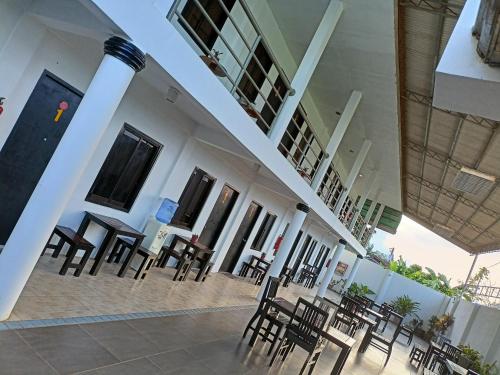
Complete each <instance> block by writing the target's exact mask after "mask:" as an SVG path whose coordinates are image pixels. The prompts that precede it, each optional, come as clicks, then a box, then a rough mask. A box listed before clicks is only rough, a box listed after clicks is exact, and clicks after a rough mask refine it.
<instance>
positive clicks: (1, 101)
mask: <svg viewBox="0 0 500 375" xmlns="http://www.w3.org/2000/svg"><path fill="white" fill-rule="evenodd" d="M4 100H5V98H0V115H1V114H2V113H3V101H4Z"/></svg>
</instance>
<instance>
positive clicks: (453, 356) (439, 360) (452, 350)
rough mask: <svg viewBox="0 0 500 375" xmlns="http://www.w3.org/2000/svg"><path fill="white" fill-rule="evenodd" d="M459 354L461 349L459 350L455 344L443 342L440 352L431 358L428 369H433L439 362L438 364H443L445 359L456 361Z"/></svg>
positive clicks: (458, 358)
mask: <svg viewBox="0 0 500 375" xmlns="http://www.w3.org/2000/svg"><path fill="white" fill-rule="evenodd" d="M461 356H462V350H460V349H459V348H457V347H456V346H453V345H451V344H450V343H449V342H445V343H444V344H443V346H441V350H440V352H439V353H437V354H436V355H435V356H434V357H433V358H432V361H431V365H430V369H431V370H433V371H434V369H435V368H436V365H437V364H440V366H444V365H445V361H446V360H447V359H449V360H450V361H452V362H455V363H458V361H459V360H460V357H461Z"/></svg>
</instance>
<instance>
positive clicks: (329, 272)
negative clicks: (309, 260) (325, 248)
mask: <svg viewBox="0 0 500 375" xmlns="http://www.w3.org/2000/svg"><path fill="white" fill-rule="evenodd" d="M345 245H347V242H346V240H344V239H343V238H341V239H340V240H339V244H338V245H337V248H336V249H335V252H334V253H333V256H332V259H331V260H330V264H329V265H328V268H327V269H326V273H325V276H324V277H323V279H322V280H321V284H320V286H319V288H318V293H316V295H317V296H318V297H324V296H325V294H326V290H327V289H328V285H329V284H330V282H331V281H332V279H333V275H334V274H335V269H336V268H337V264H338V262H339V260H340V257H341V255H342V253H343V252H344V249H345Z"/></svg>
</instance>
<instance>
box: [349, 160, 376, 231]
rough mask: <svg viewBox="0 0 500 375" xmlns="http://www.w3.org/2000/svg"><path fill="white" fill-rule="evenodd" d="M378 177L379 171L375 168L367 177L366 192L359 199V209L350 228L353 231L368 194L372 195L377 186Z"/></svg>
mask: <svg viewBox="0 0 500 375" xmlns="http://www.w3.org/2000/svg"><path fill="white" fill-rule="evenodd" d="M376 179H377V171H376V170H374V171H372V172H371V173H370V176H369V177H368V178H367V179H366V185H365V189H364V192H363V194H362V195H361V197H360V199H359V202H358V205H357V211H356V213H355V214H354V217H353V219H352V222H351V225H350V226H349V230H351V231H352V230H353V229H354V226H355V225H356V221H357V220H358V217H359V215H360V214H361V211H362V210H363V207H364V206H365V203H366V200H367V199H368V195H370V193H371V192H372V190H373V188H374V186H375V180H376Z"/></svg>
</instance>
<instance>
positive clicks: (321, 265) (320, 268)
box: [318, 247, 330, 271]
mask: <svg viewBox="0 0 500 375" xmlns="http://www.w3.org/2000/svg"><path fill="white" fill-rule="evenodd" d="M328 255H330V248H329V247H327V248H326V250H325V252H324V254H323V257H322V258H321V261H320V262H319V264H318V268H319V270H320V271H321V270H322V269H323V266H324V265H325V262H326V258H328Z"/></svg>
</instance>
